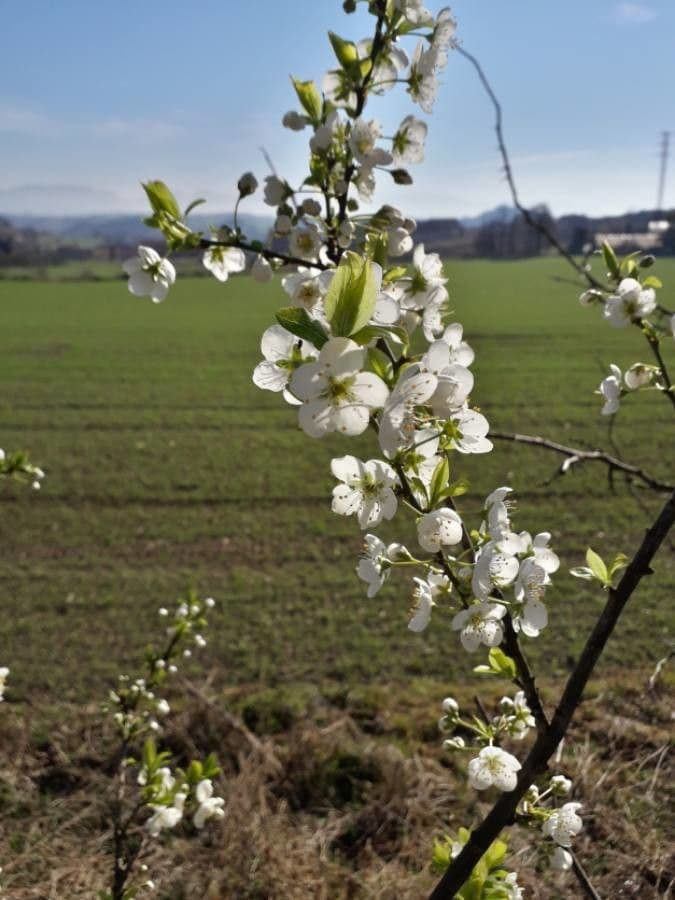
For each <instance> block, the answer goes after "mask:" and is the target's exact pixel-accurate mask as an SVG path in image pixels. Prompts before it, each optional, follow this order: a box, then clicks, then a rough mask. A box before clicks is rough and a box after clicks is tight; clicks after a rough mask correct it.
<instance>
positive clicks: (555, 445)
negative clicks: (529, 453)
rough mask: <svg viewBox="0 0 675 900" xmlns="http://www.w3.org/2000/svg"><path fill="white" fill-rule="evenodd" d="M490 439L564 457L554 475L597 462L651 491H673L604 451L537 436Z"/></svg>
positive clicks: (510, 435)
mask: <svg viewBox="0 0 675 900" xmlns="http://www.w3.org/2000/svg"><path fill="white" fill-rule="evenodd" d="M490 437H491V438H494V439H495V440H497V441H512V442H514V443H516V444H530V445H531V446H533V447H542V448H543V449H545V450H552V451H553V452H554V453H559V454H561V455H562V456H564V457H566V459H565V460H564V461H563V462H562V464H561V466H560V468H559V469H558V471H557V473H556V475H561V476H562V475H566V474H567V473H568V472H569V471H570V469H571V468H572V466H574V465H577V464H580V463H586V462H599V463H602V464H603V465H606V466H607V467H608V469H609V470H610V471H611V472H623V473H624V474H625V475H627V476H629V477H630V478H633V479H636V480H638V481H641V482H642V483H643V484H644V485H645V486H646V487H648V488H651V490H653V491H661V492H663V493H670V491H673V490H675V485H672V484H668V483H667V482H665V481H660V480H659V479H658V478H654V476H653V475H650V474H649V473H648V472H645V470H644V469H641V468H640V467H639V466H634V465H632V464H631V463H627V462H624V461H623V460H622V459H619V457H618V456H612V454H610V453H606V452H605V451H604V450H582V449H580V448H579V447H568V446H567V445H566V444H561V443H559V442H558V441H552V440H550V439H549V438H544V437H539V436H538V435H532V434H516V433H512V432H509V431H491V432H490ZM553 477H554V478H555V477H556V476H555V475H554V476H553ZM551 481H553V478H551V479H549V481H548V482H547V484H550V483H551Z"/></svg>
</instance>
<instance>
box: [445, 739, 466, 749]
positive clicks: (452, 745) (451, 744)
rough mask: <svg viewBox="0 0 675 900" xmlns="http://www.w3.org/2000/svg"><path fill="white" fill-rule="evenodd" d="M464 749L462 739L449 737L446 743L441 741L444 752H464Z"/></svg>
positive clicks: (464, 744) (464, 745) (464, 743)
mask: <svg viewBox="0 0 675 900" xmlns="http://www.w3.org/2000/svg"><path fill="white" fill-rule="evenodd" d="M465 747H466V741H465V740H464V738H462V737H451V738H448V739H447V741H443V749H444V750H450V751H453V750H464V748H465Z"/></svg>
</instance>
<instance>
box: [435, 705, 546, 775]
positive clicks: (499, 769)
mask: <svg viewBox="0 0 675 900" xmlns="http://www.w3.org/2000/svg"><path fill="white" fill-rule="evenodd" d="M499 706H500V711H499V713H498V714H497V715H495V716H493V717H492V719H488V718H476V717H475V716H474V717H472V718H471V719H469V718H467V717H466V716H464V717H463V716H462V715H461V713H460V709H459V704H458V703H457V701H456V700H455V699H454V698H453V697H446V699H445V700H444V701H443V715H442V717H441V719H440V720H439V723H438V726H439V728H440V730H441V732H443V733H444V734H451V735H452V736H451V737H447V738H446V739H445V740H444V742H443V748H444V749H445V750H449V751H452V752H455V751H474V752H475V751H476V750H478V751H479V752H478V755H477V756H475V757H474V758H472V759H471V761H470V762H469V766H468V775H469V783H470V784H471V786H472V787H473V788H475V789H476V790H477V791H484V790H486V789H487V788H490V787H496V788H498V789H499V790H501V791H512V790H513V789H514V787H515V786H516V782H517V779H518V775H517V773H518V772H519V770H520V763H519V762H518V760H517V759H516V757H515V756H513V755H512V754H510V753H507V751H506V750H504V749H502V747H500V746H498V745H497V742H500V741H503V740H505V739H508V738H514V739H515V740H522V739H523V738H524V737H525V736H526V735H527V733H528V732H529V730H530V728H533V727H534V725H535V720H534V716H533V715H532V711H531V710H530V708H529V706H528V704H527V701H526V699H525V695H524V693H523V692H522V691H518V693H517V694H516V695H515V697H513V698H511V697H503V698H502V700H501V701H500V704H499ZM456 732H462V734H458V733H456Z"/></svg>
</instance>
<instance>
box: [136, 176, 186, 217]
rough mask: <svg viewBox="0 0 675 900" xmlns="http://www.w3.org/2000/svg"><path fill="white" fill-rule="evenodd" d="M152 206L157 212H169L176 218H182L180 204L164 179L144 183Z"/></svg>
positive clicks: (144, 188)
mask: <svg viewBox="0 0 675 900" xmlns="http://www.w3.org/2000/svg"><path fill="white" fill-rule="evenodd" d="M143 190H144V191H145V193H146V194H147V197H148V200H149V201H150V206H151V207H152V209H153V212H155V213H162V212H165V213H168V214H169V215H170V216H171V217H172V218H174V219H180V218H181V214H180V206H179V205H178V201H177V200H176V198H175V197H174V195H173V194H172V193H171V191H170V190H169V188H168V187H167V186H166V185H165V184H164V182H163V181H148V182H146V183H145V184H144V185H143Z"/></svg>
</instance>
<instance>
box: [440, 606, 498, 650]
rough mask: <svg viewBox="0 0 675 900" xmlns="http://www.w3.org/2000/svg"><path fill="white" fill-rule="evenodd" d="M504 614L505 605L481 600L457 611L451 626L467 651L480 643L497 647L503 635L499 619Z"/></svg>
mask: <svg viewBox="0 0 675 900" xmlns="http://www.w3.org/2000/svg"><path fill="white" fill-rule="evenodd" d="M505 615H506V607H505V606H502V605H501V604H499V603H488V602H486V601H481V602H479V603H474V604H473V605H472V606H470V607H469V608H468V609H463V610H461V611H460V612H458V613H457V615H456V616H455V617H454V619H453V620H452V628H453V630H454V631H459V632H460V635H459V639H460V641H461V642H462V646H463V647H464V649H465V650H468V651H469V653H473V651H474V650H477V649H478V648H479V647H480V645H481V644H484V645H485V646H486V647H497V646H498V645H499V644H501V642H502V638H503V637H504V628H503V626H502V624H501V621H500V620H501V619H503V618H504V616H505Z"/></svg>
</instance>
